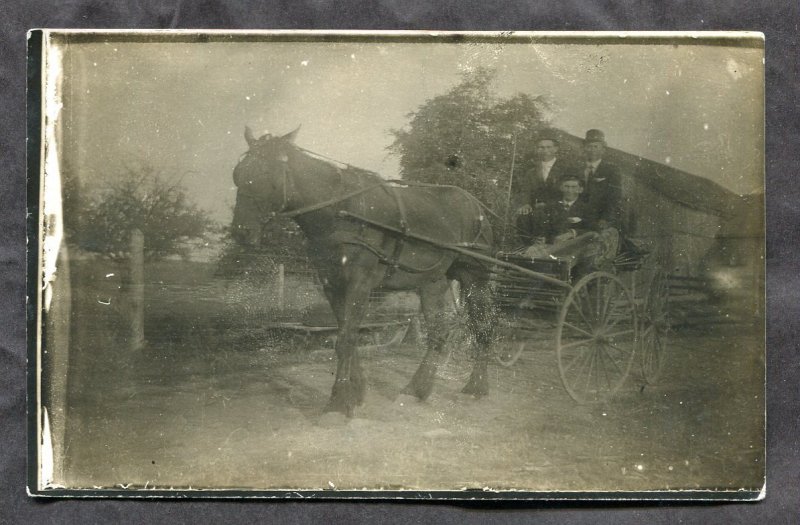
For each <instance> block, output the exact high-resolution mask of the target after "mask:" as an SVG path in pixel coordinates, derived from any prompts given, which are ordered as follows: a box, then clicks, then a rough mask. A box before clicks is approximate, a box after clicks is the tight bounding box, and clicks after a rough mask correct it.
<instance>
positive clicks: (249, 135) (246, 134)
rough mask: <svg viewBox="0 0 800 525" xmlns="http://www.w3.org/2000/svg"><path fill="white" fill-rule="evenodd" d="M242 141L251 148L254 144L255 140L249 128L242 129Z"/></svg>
mask: <svg viewBox="0 0 800 525" xmlns="http://www.w3.org/2000/svg"><path fill="white" fill-rule="evenodd" d="M244 140H246V141H247V145H248V146H252V145H253V144H255V143H256V138H255V136H254V135H253V130H252V129H250V126H245V127H244Z"/></svg>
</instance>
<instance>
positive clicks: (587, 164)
mask: <svg viewBox="0 0 800 525" xmlns="http://www.w3.org/2000/svg"><path fill="white" fill-rule="evenodd" d="M601 162H603V159H598V160H596V161H594V162H588V161H587V162H586V167H587V168H588V167H589V166H591V167H592V168H594V169H597V166H599V165H600V163H601Z"/></svg>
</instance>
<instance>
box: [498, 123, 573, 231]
mask: <svg viewBox="0 0 800 525" xmlns="http://www.w3.org/2000/svg"><path fill="white" fill-rule="evenodd" d="M573 172H574V167H573V168H571V167H570V166H569V165H568V164H567V162H566V161H564V160H562V159H559V158H558V139H557V138H556V136H555V134H553V133H542V134H541V135H539V137H538V139H537V141H536V150H535V158H534V162H533V163H531V165H529V166H527V167H526V169H525V170H523V171H522V172H521V173H520V174H519V176H517V177H515V178H514V181H513V184H512V187H511V203H510V204H511V208H510V209H511V210H514V216H513V219H512V220H513V224H514V225H515V227H516V230H517V233H518V235H517V237H518V238H519V239H526V236H527V235H528V234H527V233H526V232H530V225H531V222H532V221H533V214H534V210H536V209H537V208H542V207H544V206H545V205H546V204H547V203H548V202H554V201H558V199H560V198H561V192H560V189H559V184H560V182H561V179H562V178H563V177H564V176H566V175H568V174H570V173H573Z"/></svg>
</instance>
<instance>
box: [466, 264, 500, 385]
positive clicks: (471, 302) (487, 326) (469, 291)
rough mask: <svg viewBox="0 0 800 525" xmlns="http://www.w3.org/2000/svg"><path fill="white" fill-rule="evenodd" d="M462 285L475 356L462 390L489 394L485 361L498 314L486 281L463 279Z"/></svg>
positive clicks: (488, 355) (488, 353)
mask: <svg viewBox="0 0 800 525" xmlns="http://www.w3.org/2000/svg"><path fill="white" fill-rule="evenodd" d="M462 286H464V288H465V291H466V293H465V296H466V300H465V303H466V308H467V326H468V327H469V330H470V332H471V333H472V335H473V337H474V339H475V344H476V353H475V354H476V355H475V366H474V367H473V369H472V374H470V377H469V381H467V384H466V385H465V386H464V388H463V389H462V390H461V392H463V393H465V394H471V395H473V396H475V397H483V396H485V395H487V394H488V393H489V374H488V364H489V358H490V355H491V343H492V334H493V332H494V326H495V323H496V321H497V316H496V315H495V309H494V303H493V301H492V293H491V289H490V288H489V283H488V282H486V281H483V280H481V281H474V280H471V279H464V281H462Z"/></svg>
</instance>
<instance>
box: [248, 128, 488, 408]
mask: <svg viewBox="0 0 800 525" xmlns="http://www.w3.org/2000/svg"><path fill="white" fill-rule="evenodd" d="M298 131H299V127H298V128H297V129H296V130H294V131H292V132H290V133H288V134H286V135H283V136H272V135H270V134H265V135H263V136H261V137H259V138H256V137H255V136H254V135H253V133H252V131H251V130H250V128H247V127H246V128H245V140H246V141H247V145H248V150H247V151H246V152H245V153H244V154H243V155H242V156H241V158H240V160H239V162H238V164H237V165H236V167H235V168H234V170H233V180H234V183H235V184H236V186H237V195H236V205H235V208H234V214H233V224H232V236H233V237H234V239H235V240H236V241H237V242H239V243H240V244H242V245H245V246H247V245H251V246H252V245H257V244H258V243H259V240H260V237H261V232H262V228H263V226H264V224H265V223H266V222H268V221H269V219H271V218H274V217H276V216H283V217H291V218H292V219H293V220H294V221H296V222H297V224H298V225H299V227H300V229H301V230H302V232H303V233H304V235H305V237H306V240H307V247H308V256H309V260H310V262H311V263H312V266H313V267H314V268H315V270H316V271H317V272H318V275H319V278H320V281H321V282H322V285H323V291H324V294H325V297H326V298H327V300H328V302H329V303H330V306H331V308H332V310H333V312H334V315H335V317H336V320H337V325H338V326H337V328H338V337H337V339H336V346H335V351H336V356H337V363H336V377H335V380H334V384H333V388H332V391H331V397H330V400H329V402H328V404H327V406H326V407H325V411H334V412H341V413H343V414H345V415H346V416H347V417H352V416H353V413H354V410H355V409H356V407H357V406H359V405H362V404H363V401H364V394H365V378H364V373H363V371H362V368H361V363H360V358H359V354H358V346H357V339H358V332H359V326H360V324H361V322H362V319H363V317H364V315H365V313H366V309H367V306H368V301H369V297H370V293H371V292H372V291H373V290H374V289H378V288H380V289H382V290H388V291H414V292H416V293H417V294H418V296H419V298H420V305H421V309H422V313H423V317H424V320H425V325H426V327H427V338H426V346H427V349H426V351H425V354H424V357H423V359H422V362H421V363H420V365H419V368H418V369H417V370H416V372H415V373H414V375H413V377H412V378H411V380H410V382H409V383H408V385H407V386H406V387H405V389H404V390H403V391H402V392H403V393H404V394H409V395H413V396H416V397H417V398H418V399H419V400H425V399H426V398H427V397H428V396H429V395H430V393H431V391H432V389H433V383H434V378H435V376H436V370H437V367H438V366H439V365H440V363H441V362H442V361H443V359H444V358H446V357H447V356H446V355H443V353H444V347H445V340H446V338H447V327H448V325H449V324H451V323H448V319H447V317H448V314H447V311H448V308H447V304H448V303H447V294H448V292H449V291H450V282H451V281H452V280H456V281H458V282H459V283H460V285H461V289H462V292H463V297H464V303H465V310H466V313H467V326H468V329H469V330H470V332H471V334H472V336H473V340H474V344H475V345H476V347H477V349H476V351H475V356H476V357H475V363H474V367H473V370H472V372H471V375H470V378H469V380H468V382H467V384H466V385H465V386H464V388H463V390H462V392H464V393H466V394H471V395H473V396H475V397H481V396H485V395H486V394H488V392H489V384H488V375H487V364H488V360H489V356H490V348H489V347H490V340H491V337H492V327H493V325H494V308H493V304H492V296H491V291H490V288H489V268H488V264H487V263H486V261H483V262H481V261H478V260H475V259H474V258H471V257H469V256H468V255H466V254H465V253H464V252H463V251H459V250H458V249H457V248H456V249H448V247H452V246H460V247H468V248H469V249H470V250H477V251H479V252H482V253H486V252H490V251H491V246H492V230H491V226H490V224H489V222H488V219H487V218H486V215H485V214H484V208H482V205H481V203H480V202H479V201H478V200H477V199H476V198H475V197H473V196H472V195H470V194H469V193H468V192H466V191H465V190H463V189H461V188H457V187H455V186H437V185H428V184H422V183H410V182H407V181H402V180H400V181H393V182H388V181H386V180H384V179H382V178H381V177H379V176H378V175H377V174H375V173H373V172H369V171H366V170H361V169H359V168H355V167H351V166H349V165H345V167H344V168H343V167H342V166H341V165H340V164H341V163H337V162H335V161H332V160H330V159H327V158H326V157H323V156H321V155H318V154H314V153H312V152H310V151H308V150H305V149H303V148H300V147H299V146H297V145H295V139H296V135H297V133H298Z"/></svg>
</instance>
